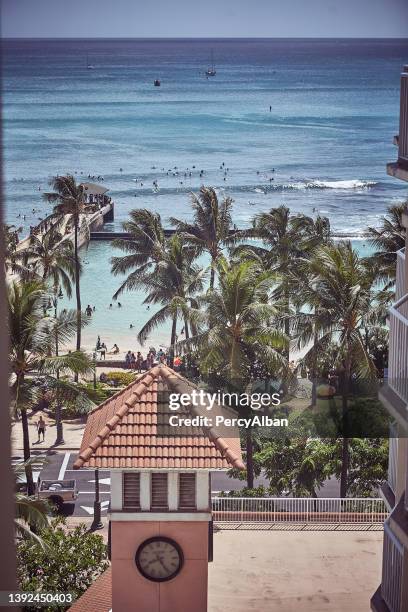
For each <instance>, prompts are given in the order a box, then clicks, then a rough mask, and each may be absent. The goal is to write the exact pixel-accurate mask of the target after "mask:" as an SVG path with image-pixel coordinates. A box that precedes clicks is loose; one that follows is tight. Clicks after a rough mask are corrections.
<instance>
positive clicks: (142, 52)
mask: <svg viewBox="0 0 408 612" xmlns="http://www.w3.org/2000/svg"><path fill="white" fill-rule="evenodd" d="M211 49H213V50H214V56H215V62H216V69H217V75H216V77H214V78H209V79H206V78H205V76H204V71H205V69H206V67H207V66H208V63H209V59H210V53H211ZM87 55H88V62H89V63H90V64H92V66H93V67H94V69H87V66H86V63H87ZM407 60H408V41H398V40H397V41H395V40H394V41H392V40H388V41H384V40H383V41H375V40H366V41H355V40H353V41H352V40H340V41H327V40H326V41H310V40H291V41H289V40H245V41H244V40H215V41H214V40H212V41H208V40H196V41H191V40H189V41H187V40H184V41H183V40H178V41H177V40H174V41H163V40H156V41H153V40H150V41H146V40H144V41H137V40H135V41H127V40H122V41H107V40H96V41H5V42H4V77H3V110H4V120H5V134H4V145H5V162H6V163H5V178H6V201H7V220H8V221H9V222H11V223H13V222H14V223H16V224H19V225H20V224H22V222H21V220H20V219H19V218H17V215H18V214H19V213H24V212H25V213H26V215H27V218H26V221H25V226H26V227H28V226H29V225H30V224H34V223H35V222H36V220H37V218H38V217H39V216H42V215H43V214H44V212H43V211H44V210H46V206H45V205H44V204H43V203H42V201H41V192H42V190H46V189H47V181H48V180H49V177H50V176H51V175H53V174H57V173H65V172H68V171H69V172H73V173H75V174H76V175H77V176H78V179H81V178H84V177H87V176H88V174H91V175H95V176H98V175H102V176H103V177H104V182H105V184H106V186H108V187H109V188H110V190H111V195H112V196H113V197H114V199H115V201H116V221H115V225H116V227H119V224H120V222H121V221H123V220H124V219H125V218H126V216H127V213H128V212H129V210H131V209H132V208H134V207H142V206H143V207H147V208H150V209H156V210H158V211H159V212H160V213H161V214H162V216H163V218H164V219H165V220H166V219H167V218H168V217H169V216H170V215H175V216H179V217H188V216H189V214H190V209H189V205H188V199H189V195H188V194H189V192H190V191H191V190H195V189H197V188H198V187H199V186H200V184H201V183H203V182H204V183H205V184H211V185H214V186H216V187H218V188H219V190H220V193H221V194H223V193H225V194H228V195H230V196H231V197H233V199H234V201H235V205H234V219H235V222H236V223H237V225H239V226H243V225H246V224H247V223H248V221H249V219H250V217H251V216H252V215H253V214H254V213H256V212H258V211H260V210H267V209H268V208H270V207H272V206H276V205H278V204H280V203H282V202H283V203H286V204H287V205H288V206H290V207H291V208H292V209H293V210H294V211H303V212H305V213H308V214H313V212H317V211H320V212H321V213H323V214H326V215H328V216H329V217H330V219H331V221H332V225H333V227H334V228H335V229H336V230H340V231H343V232H347V231H350V232H351V231H353V232H356V231H357V230H361V229H363V228H364V227H365V226H366V225H367V224H368V223H370V224H375V223H376V222H377V221H378V218H379V216H380V215H381V214H383V213H384V211H385V209H386V207H387V205H388V204H390V203H393V202H398V201H401V200H403V199H404V198H405V197H406V195H407V190H406V187H405V186H404V184H402V183H399V182H398V181H396V180H395V179H391V178H389V177H387V176H386V174H385V164H386V162H387V161H392V160H394V159H395V157H396V150H395V148H394V147H393V145H392V137H393V135H394V134H396V133H397V131H398V110H399V109H398V106H399V77H400V70H401V67H402V65H403V63H404V62H406V61H407ZM155 78H159V79H161V83H162V85H161V87H160V88H158V87H154V86H153V80H154V79H155ZM270 106H271V111H270V110H269V107H270ZM223 162H224V164H225V165H224V167H223V168H228V169H229V170H228V172H227V174H226V175H224V170H223V169H220V166H221V165H222V163H223ZM193 166H195V168H193ZM175 167H177V168H175ZM121 169H122V170H121ZM273 169H275V172H272V170H273ZM169 170H171V172H168V171H169ZM200 170H204V175H203V178H200V176H199V171H200ZM190 172H191V173H192V176H191V177H190ZM185 174H186V176H184V175H185ZM224 176H225V178H226V180H225V181H224ZM272 178H273V179H274V180H273V181H272V180H270V179H272ZM136 179H137V181H138V182H136ZM154 180H156V181H157V182H158V185H159V189H158V190H157V192H156V190H154V189H153V181H154ZM141 182H143V185H141ZM33 207H34V208H35V209H40V208H41V209H42V211H41V212H38V211H37V210H36V212H35V213H34V214H33V213H32V212H31V211H32V209H33ZM313 209H314V211H313Z"/></svg>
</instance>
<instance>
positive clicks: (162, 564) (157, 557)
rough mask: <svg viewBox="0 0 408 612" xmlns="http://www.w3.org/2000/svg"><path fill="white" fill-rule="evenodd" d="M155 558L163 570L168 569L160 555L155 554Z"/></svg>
mask: <svg viewBox="0 0 408 612" xmlns="http://www.w3.org/2000/svg"><path fill="white" fill-rule="evenodd" d="M156 559H157V561H158V562H159V563H160V565H161V566H162V568H163V569H164V571H165V572H168V571H170V570H169V569H168V567H166V566H165V565H164V563H163V560H162V558H161V557H159V555H156Z"/></svg>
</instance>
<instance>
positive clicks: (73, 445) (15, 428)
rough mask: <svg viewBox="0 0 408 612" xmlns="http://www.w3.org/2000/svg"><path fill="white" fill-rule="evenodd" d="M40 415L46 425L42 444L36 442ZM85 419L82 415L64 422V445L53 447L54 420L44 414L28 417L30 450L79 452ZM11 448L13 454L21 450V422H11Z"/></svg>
mask: <svg viewBox="0 0 408 612" xmlns="http://www.w3.org/2000/svg"><path fill="white" fill-rule="evenodd" d="M40 414H42V415H43V418H44V421H45V422H46V424H47V427H46V431H45V441H44V442H38V434H37V426H36V423H37V421H38V419H39V417H40ZM86 418H87V417H86V415H84V416H83V417H80V418H76V419H70V420H64V423H63V426H64V441H65V444H61V445H59V446H54V443H55V440H56V438H57V431H56V427H55V421H54V419H51V418H49V417H48V416H47V415H46V414H45V413H44V412H37V413H36V414H35V415H32V416H29V418H28V428H29V435H30V448H31V450H37V451H38V450H41V451H47V450H50V449H52V450H79V448H80V446H81V441H82V434H83V432H84V429H85V423H86ZM11 446H12V450H13V454H16V453H17V452H20V451H22V450H23V428H22V426H21V420H18V421H13V423H12V425H11Z"/></svg>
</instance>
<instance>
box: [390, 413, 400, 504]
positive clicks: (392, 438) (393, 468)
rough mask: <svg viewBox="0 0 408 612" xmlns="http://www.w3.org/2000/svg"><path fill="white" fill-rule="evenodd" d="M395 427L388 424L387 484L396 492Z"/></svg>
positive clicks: (396, 449)
mask: <svg viewBox="0 0 408 612" xmlns="http://www.w3.org/2000/svg"><path fill="white" fill-rule="evenodd" d="M395 434H396V431H395V428H394V427H393V426H392V425H391V426H390V443H389V450H388V485H389V487H390V489H391V491H392V492H393V493H394V495H395V494H396V488H397V461H398V438H396V437H395Z"/></svg>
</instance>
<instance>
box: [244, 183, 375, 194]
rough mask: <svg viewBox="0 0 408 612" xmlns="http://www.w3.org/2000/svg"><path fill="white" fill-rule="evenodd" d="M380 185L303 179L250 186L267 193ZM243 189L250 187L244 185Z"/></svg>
mask: <svg viewBox="0 0 408 612" xmlns="http://www.w3.org/2000/svg"><path fill="white" fill-rule="evenodd" d="M376 185H378V183H377V182H376V181H362V180H359V179H354V180H348V181H318V180H303V181H300V182H296V183H283V184H281V185H278V184H273V185H265V186H262V187H259V186H258V187H250V190H251V191H252V192H254V193H264V194H265V193H267V192H268V191H303V190H306V189H322V190H323V189H333V190H341V191H344V190H356V191H359V190H367V189H370V188H372V187H375V186H376ZM241 189H242V191H246V190H247V189H248V188H246V187H242V188H241Z"/></svg>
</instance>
